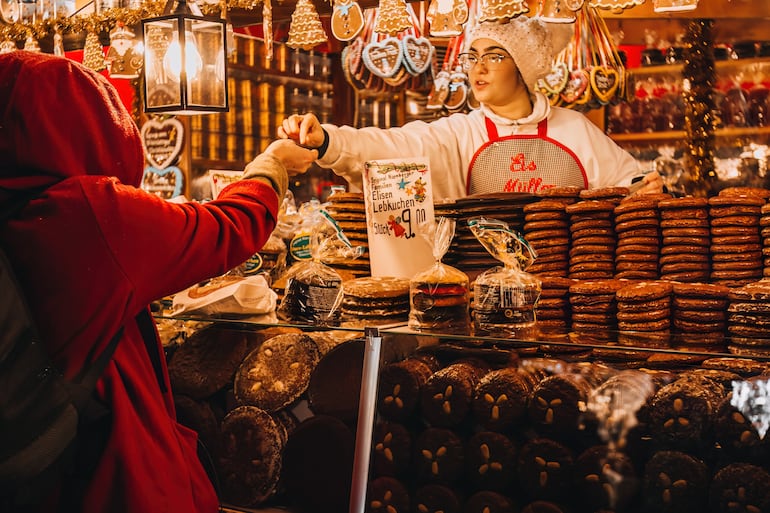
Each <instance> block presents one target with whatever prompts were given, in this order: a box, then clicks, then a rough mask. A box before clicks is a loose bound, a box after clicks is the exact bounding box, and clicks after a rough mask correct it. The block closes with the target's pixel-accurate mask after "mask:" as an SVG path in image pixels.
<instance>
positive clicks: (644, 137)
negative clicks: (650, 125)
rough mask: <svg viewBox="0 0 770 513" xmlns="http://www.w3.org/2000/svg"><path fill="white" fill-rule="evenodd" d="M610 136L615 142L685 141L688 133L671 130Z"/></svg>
mask: <svg viewBox="0 0 770 513" xmlns="http://www.w3.org/2000/svg"><path fill="white" fill-rule="evenodd" d="M610 137H611V138H612V140H613V141H615V142H658V141H684V140H685V139H686V138H687V134H686V133H685V131H684V130H671V131H668V132H643V133H633V134H610Z"/></svg>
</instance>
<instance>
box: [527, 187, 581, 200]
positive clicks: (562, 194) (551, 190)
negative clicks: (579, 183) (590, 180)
mask: <svg viewBox="0 0 770 513" xmlns="http://www.w3.org/2000/svg"><path fill="white" fill-rule="evenodd" d="M582 190H583V188H582V187H575V186H568V185H565V186H561V187H548V188H545V189H540V190H539V191H538V192H537V195H538V196H540V197H542V198H567V199H577V198H579V197H580V191H582Z"/></svg>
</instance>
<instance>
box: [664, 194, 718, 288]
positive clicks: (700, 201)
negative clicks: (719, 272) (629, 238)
mask: <svg viewBox="0 0 770 513" xmlns="http://www.w3.org/2000/svg"><path fill="white" fill-rule="evenodd" d="M658 210H659V211H660V228H661V235H662V237H663V238H662V246H661V249H660V264H661V267H660V277H661V279H665V280H670V281H680V282H688V283H693V282H700V283H707V282H708V281H709V276H710V271H711V261H710V259H709V246H710V245H711V234H710V231H709V219H708V215H709V214H708V200H707V199H706V198H693V197H685V198H671V199H665V200H662V201H659V202H658Z"/></svg>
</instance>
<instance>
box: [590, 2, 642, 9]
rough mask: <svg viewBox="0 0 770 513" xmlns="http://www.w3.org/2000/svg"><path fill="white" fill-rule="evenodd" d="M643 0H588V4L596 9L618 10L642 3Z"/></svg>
mask: <svg viewBox="0 0 770 513" xmlns="http://www.w3.org/2000/svg"><path fill="white" fill-rule="evenodd" d="M643 3H644V0H589V2H588V5H590V6H591V7H595V8H597V9H610V10H612V11H619V10H623V9H630V8H632V7H636V6H637V5H642V4H643Z"/></svg>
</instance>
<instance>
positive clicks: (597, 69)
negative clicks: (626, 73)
mask: <svg viewBox="0 0 770 513" xmlns="http://www.w3.org/2000/svg"><path fill="white" fill-rule="evenodd" d="M619 85H620V75H619V74H618V70H616V69H613V68H610V67H608V66H594V67H593V68H591V89H593V92H594V94H595V95H596V97H597V99H598V100H599V102H601V103H603V104H605V105H606V104H608V103H610V100H611V99H612V97H613V96H615V92H616V91H617V90H618V86H619Z"/></svg>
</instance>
